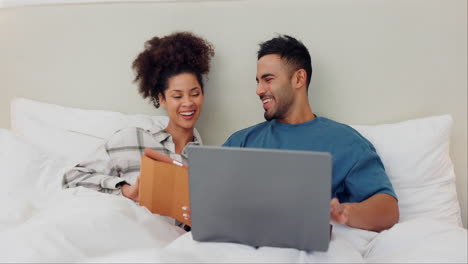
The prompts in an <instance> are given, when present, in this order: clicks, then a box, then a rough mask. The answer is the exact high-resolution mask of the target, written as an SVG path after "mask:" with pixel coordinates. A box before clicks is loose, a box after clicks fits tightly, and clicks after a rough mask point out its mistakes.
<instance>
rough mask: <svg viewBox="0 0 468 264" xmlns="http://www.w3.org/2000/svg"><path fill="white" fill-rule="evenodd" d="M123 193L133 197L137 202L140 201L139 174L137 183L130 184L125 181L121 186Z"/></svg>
mask: <svg viewBox="0 0 468 264" xmlns="http://www.w3.org/2000/svg"><path fill="white" fill-rule="evenodd" d="M120 188H121V190H122V195H123V196H125V197H127V198H128V199H131V200H133V201H135V202H138V189H139V188H140V176H138V178H137V180H136V182H135V184H133V185H130V184H127V183H124V184H123V185H122V186H121V187H120Z"/></svg>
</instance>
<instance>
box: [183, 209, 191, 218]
mask: <svg viewBox="0 0 468 264" xmlns="http://www.w3.org/2000/svg"><path fill="white" fill-rule="evenodd" d="M182 211H184V213H183V214H182V217H183V218H184V219H185V220H187V221H189V222H191V218H190V217H191V216H190V207H188V206H182Z"/></svg>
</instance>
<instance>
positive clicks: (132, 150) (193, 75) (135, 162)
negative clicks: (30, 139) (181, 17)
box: [63, 32, 214, 201]
mask: <svg viewBox="0 0 468 264" xmlns="http://www.w3.org/2000/svg"><path fill="white" fill-rule="evenodd" d="M213 55H214V50H213V48H212V45H211V44H210V43H209V42H207V41H206V40H204V39H202V38H200V37H198V36H195V35H193V34H191V33H188V32H178V33H173V34H171V35H168V36H165V37H163V38H159V37H154V38H153V39H151V40H149V41H147V42H146V45H145V50H144V51H143V52H142V53H140V54H139V55H138V57H137V58H136V59H135V61H134V62H133V68H134V69H135V71H136V78H135V82H137V83H138V86H139V92H140V94H141V95H142V96H143V98H148V97H149V98H150V99H151V101H152V102H153V104H154V106H155V107H156V108H159V106H160V105H162V106H163V107H164V108H165V109H166V110H167V113H168V115H169V123H168V125H167V127H166V128H153V129H150V130H144V129H142V128H125V129H122V130H120V131H117V132H116V133H115V134H114V135H113V136H112V137H111V138H110V139H109V140H108V141H107V142H106V143H105V144H104V145H103V146H101V147H100V148H99V149H98V150H97V152H96V155H95V156H93V158H92V159H91V160H90V161H87V162H82V163H80V164H78V165H77V166H75V167H74V168H73V169H71V170H69V171H68V172H66V173H65V175H64V177H63V187H64V188H72V187H78V186H83V187H87V188H91V189H94V190H97V191H100V192H105V193H111V194H116V195H123V196H125V197H127V198H129V199H132V200H134V201H138V183H139V180H138V179H139V171H140V162H141V155H142V154H143V150H144V149H145V148H152V149H155V150H157V151H159V152H161V153H163V154H165V155H167V156H170V157H171V158H173V159H176V160H178V161H180V162H186V159H187V156H186V154H185V152H184V149H185V147H186V146H187V145H188V144H200V139H199V138H197V137H196V136H195V134H194V127H195V123H196V122H197V120H198V118H199V116H200V113H201V110H202V106H203V97H204V94H203V92H204V90H203V75H204V74H207V73H208V72H209V69H210V60H211V58H212V57H213Z"/></svg>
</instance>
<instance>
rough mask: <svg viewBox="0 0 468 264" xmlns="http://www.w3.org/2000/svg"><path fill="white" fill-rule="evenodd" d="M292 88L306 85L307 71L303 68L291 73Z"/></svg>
mask: <svg viewBox="0 0 468 264" xmlns="http://www.w3.org/2000/svg"><path fill="white" fill-rule="evenodd" d="M293 85H294V88H300V87H306V86H307V72H306V71H305V70H304V69H299V70H297V71H296V72H295V73H294V75H293Z"/></svg>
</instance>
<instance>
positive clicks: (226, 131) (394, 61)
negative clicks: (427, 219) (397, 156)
mask: <svg viewBox="0 0 468 264" xmlns="http://www.w3.org/2000/svg"><path fill="white" fill-rule="evenodd" d="M466 11H467V10H466V1H465V0H312V1H274V0H272V1H253V0H252V1H222V2H221V1H211V2H210V1H204V2H187V1H180V2H175V3H174V2H159V3H133V4H130V3H119V4H89V5H59V6H34V7H12V8H3V9H1V8H0V127H9V118H8V116H9V110H8V106H9V102H10V100H11V98H12V97H14V96H24V97H29V98H32V99H36V100H42V101H46V102H51V103H58V104H62V105H68V106H76V107H82V108H92V109H108V110H118V111H122V112H126V113H155V114H162V113H163V112H162V111H161V110H157V111H156V110H154V109H153V108H152V107H151V105H150V104H148V103H147V102H144V101H143V100H142V99H141V98H140V97H139V95H138V93H137V92H136V86H135V85H134V84H133V83H132V79H133V77H134V75H133V72H132V70H131V68H130V65H131V62H132V61H133V59H134V58H135V56H136V55H137V54H138V53H139V52H140V51H141V50H142V47H143V43H144V41H146V40H148V39H149V38H151V37H152V36H154V35H164V34H167V33H170V32H173V31H175V30H190V31H193V32H195V33H198V34H200V35H203V36H204V37H206V38H207V39H209V40H210V41H212V42H213V43H214V45H215V48H216V56H215V58H214V61H213V64H212V69H213V70H212V71H211V73H210V75H209V81H208V83H207V88H206V104H205V107H204V112H203V114H202V118H201V120H200V122H199V126H198V128H199V130H200V131H201V133H202V135H203V137H204V140H205V143H207V144H213V145H218V144H222V143H223V142H224V140H225V139H226V138H227V136H229V135H230V134H231V133H232V132H234V131H236V130H238V129H240V128H243V127H246V126H249V125H252V124H254V123H257V122H260V121H262V119H263V117H262V109H261V105H260V103H259V100H258V99H257V98H256V96H255V79H254V78H255V70H256V51H257V49H258V45H257V44H258V43H259V42H261V41H264V40H267V39H269V38H271V37H273V36H274V35H275V33H287V34H291V35H293V36H296V37H297V38H299V39H301V40H303V42H304V43H305V44H306V45H307V46H308V47H309V50H310V53H311V55H312V59H313V67H314V74H313V78H312V82H311V88H310V101H311V103H312V107H313V109H314V111H315V112H317V113H318V114H320V115H324V116H327V117H329V118H332V119H335V120H337V121H340V122H344V123H348V124H378V123H387V122H397V121H402V120H406V119H412V118H419V117H425V116H430V115H437V114H445V113H449V114H451V115H452V116H453V117H454V120H455V126H454V129H453V132H452V144H451V155H452V158H453V161H454V163H455V166H456V174H457V184H458V192H459V198H460V201H461V204H462V210H463V222H464V226H465V227H466V226H467V210H466V209H467V33H466V32H467V25H466V20H467V15H466Z"/></svg>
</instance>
